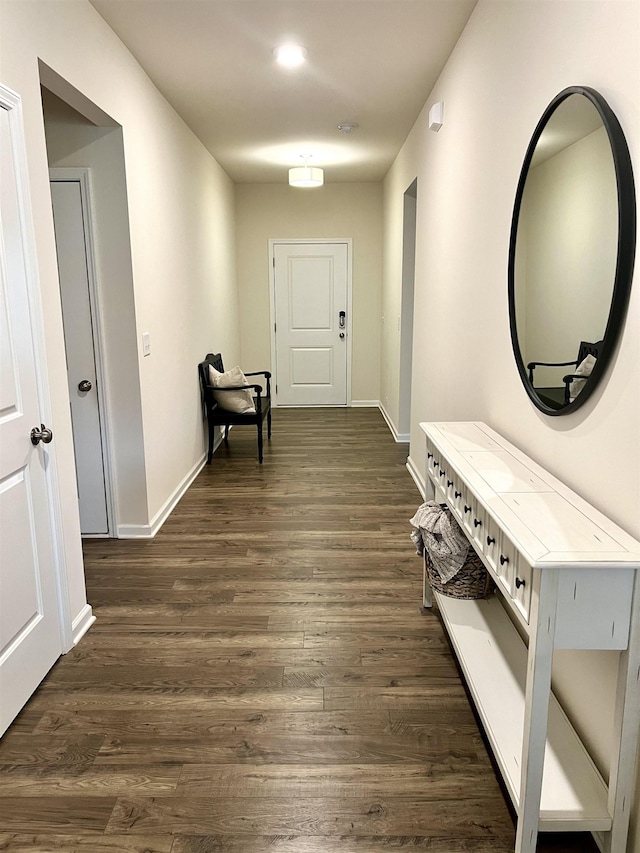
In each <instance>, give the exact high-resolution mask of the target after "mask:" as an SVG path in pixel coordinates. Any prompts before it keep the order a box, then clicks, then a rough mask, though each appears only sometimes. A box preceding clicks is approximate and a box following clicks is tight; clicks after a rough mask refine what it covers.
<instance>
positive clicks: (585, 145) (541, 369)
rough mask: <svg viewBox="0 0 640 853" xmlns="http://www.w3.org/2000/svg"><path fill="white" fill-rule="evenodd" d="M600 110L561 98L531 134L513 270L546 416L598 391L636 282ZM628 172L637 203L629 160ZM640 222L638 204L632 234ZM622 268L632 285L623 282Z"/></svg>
mask: <svg viewBox="0 0 640 853" xmlns="http://www.w3.org/2000/svg"><path fill="white" fill-rule="evenodd" d="M585 93H589V94H590V97H585ZM603 105H604V107H606V103H605V102H604V101H602V99H601V98H600V97H599V96H597V94H596V93H593V91H592V90H584V89H580V88H578V87H574V88H573V89H571V90H565V93H561V95H560V96H558V98H556V99H555V101H554V102H553V103H552V105H551V106H550V107H549V109H548V110H547V112H546V113H545V116H544V117H543V120H542V121H541V123H540V125H539V126H538V128H537V132H536V134H534V139H533V141H532V144H531V146H530V148H529V151H528V152H527V158H526V159H525V166H524V168H523V175H522V176H521V179H520V186H519V188H518V190H519V191H518V198H517V201H516V210H515V211H514V223H513V227H512V236H511V248H510V269H509V296H510V313H511V322H512V339H513V343H514V350H515V354H516V360H517V362H518V367H519V369H520V373H521V376H522V379H523V381H524V382H525V386H526V387H527V390H528V392H529V395H530V396H531V398H532V399H533V401H534V402H535V403H536V405H537V406H538V407H539V408H541V409H542V410H543V411H545V412H546V413H547V414H560V413H562V412H563V410H566V409H569V410H571V411H573V410H575V409H576V408H577V407H578V405H579V404H580V403H581V402H582V400H581V399H580V397H581V396H583V397H586V396H588V394H589V393H590V390H592V387H593V385H595V382H596V381H597V379H598V377H599V375H601V373H602V367H603V366H604V365H603V364H599V362H600V361H601V360H604V361H606V358H607V357H608V356H609V354H610V351H611V349H612V346H613V343H614V341H613V340H612V339H611V338H612V336H613V337H615V335H616V334H617V331H618V330H617V329H616V328H613V327H612V325H613V326H615V325H616V323H617V325H618V327H619V326H620V325H621V323H622V319H623V308H622V306H623V303H624V307H626V298H627V297H628V288H629V286H630V281H631V269H632V266H633V248H632V249H631V258H630V266H629V263H627V264H626V267H625V265H624V264H623V265H622V267H620V265H619V263H618V261H619V256H620V250H621V247H623V243H624V241H622V240H621V239H620V238H621V234H620V233H619V221H620V223H622V227H623V228H625V229H627V230H628V227H629V223H628V222H625V217H623V216H621V217H620V220H619V217H618V212H619V186H618V174H617V173H618V171H619V169H620V158H619V157H618V159H617V160H616V156H615V155H616V148H615V145H614V142H615V143H616V144H617V140H612V139H611V117H612V116H613V114H611V116H609V115H607V112H606V111H605V112H603ZM606 110H608V112H609V113H610V112H611V111H610V110H609V109H608V107H606ZM603 119H606V122H605V120H603ZM613 121H614V122H615V124H616V126H617V130H618V131H619V135H620V137H621V139H622V143H623V144H624V136H623V135H622V131H621V130H620V127H619V125H618V124H617V121H616V120H615V116H613ZM624 148H625V150H626V144H625V145H624ZM618 153H619V152H618ZM626 156H627V159H628V151H627V154H626ZM623 160H624V158H623ZM628 168H629V173H628V176H626V180H627V181H628V182H629V181H630V184H631V192H632V196H633V177H632V174H631V166H630V161H629V165H628ZM626 208H628V205H625V209H626ZM621 209H622V208H621ZM627 212H628V211H627ZM634 216H635V201H634V204H633V213H632V217H631V218H632V220H633V221H632V222H631V226H632V228H633V231H635V220H634ZM627 218H628V217H627ZM627 260H629V259H627ZM619 267H620V268H619ZM625 269H627V270H628V281H626V282H620V280H619V279H620V275H619V274H620V273H623V272H624V270H625ZM616 283H617V284H618V291H621V287H622V291H625V292H624V293H622V292H618V293H617V303H618V304H617V305H616V311H614V310H613V307H614V303H616V299H614V296H616V293H615V290H616ZM624 285H626V289H625V286H624ZM621 300H622V301H621ZM614 314H615V315H616V316H615V317H614V319H616V323H614V324H612V323H611V320H612V316H613V315H614ZM618 315H619V316H618ZM618 320H619V323H618V322H617V321H618ZM608 331H609V332H610V334H609V335H607V332H608ZM592 377H593V378H592Z"/></svg>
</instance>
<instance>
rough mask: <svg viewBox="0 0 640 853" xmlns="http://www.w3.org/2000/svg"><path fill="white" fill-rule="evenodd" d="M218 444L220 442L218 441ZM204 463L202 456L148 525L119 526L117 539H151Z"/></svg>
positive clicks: (205, 458) (205, 457) (204, 458)
mask: <svg viewBox="0 0 640 853" xmlns="http://www.w3.org/2000/svg"><path fill="white" fill-rule="evenodd" d="M219 443H220V441H218V444H219ZM216 447H217V445H216ZM206 462H207V456H206V454H204V455H203V456H202V457H201V458H200V459H199V460H198V461H197V462H196V464H195V465H194V466H193V468H192V469H191V470H190V471H189V472H188V473H187V474H186V475H185V477H183V479H182V481H181V482H180V483H179V484H178V486H177V487H176V488H175V489H174V491H173V494H171V495H169V497H168V498H167V500H166V501H165V502H164V504H163V505H162V506H161V507H160V509H159V510H158V512H157V513H156V514H155V515H154V517H153V518H152V519H151V522H150V523H149V524H119V525H118V539H153V537H154V536H155V535H156V533H157V532H158V531H159V530H160V528H161V527H162V525H163V524H164V523H165V521H166V520H167V518H169V516H170V515H171V513H172V511H173V510H174V508H175V506H176V504H177V503H178V501H179V500H180V498H181V497H182V496H183V495H184V493H185V492H186V491H187V489H188V488H189V486H190V485H191V484H192V483H193V481H194V480H195V478H196V477H197V476H198V474H199V473H200V471H202V469H203V468H204V466H205V464H206Z"/></svg>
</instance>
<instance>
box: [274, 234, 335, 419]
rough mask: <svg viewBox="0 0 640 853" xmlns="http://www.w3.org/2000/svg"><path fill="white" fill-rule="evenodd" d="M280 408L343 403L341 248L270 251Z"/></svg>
mask: <svg viewBox="0 0 640 853" xmlns="http://www.w3.org/2000/svg"><path fill="white" fill-rule="evenodd" d="M274 262H275V263H274V266H275V307H276V333H275V334H276V366H275V367H276V370H275V372H276V384H277V388H278V391H277V400H278V404H279V405H324V406H344V405H346V403H347V327H346V323H345V325H344V326H341V325H340V312H345V313H346V310H347V297H348V294H347V286H348V255H347V244H346V243H278V244H276V245H275V246H274Z"/></svg>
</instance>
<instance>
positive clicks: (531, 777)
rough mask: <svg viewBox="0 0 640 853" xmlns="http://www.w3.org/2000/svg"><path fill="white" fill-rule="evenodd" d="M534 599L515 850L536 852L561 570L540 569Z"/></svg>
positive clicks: (522, 852) (521, 852)
mask: <svg viewBox="0 0 640 853" xmlns="http://www.w3.org/2000/svg"><path fill="white" fill-rule="evenodd" d="M536 574H537V578H536V582H535V586H534V589H533V596H532V600H531V604H532V607H531V619H530V623H529V625H530V628H531V634H530V640H529V655H528V661H527V685H526V702H525V714H524V738H523V743H522V765H521V767H522V770H521V775H520V804H519V807H518V827H517V832H516V848H515V853H535V849H536V841H537V838H538V823H539V819H540V797H541V793H542V772H543V768H544V752H545V743H546V739H547V717H548V714H549V694H550V691H551V664H552V661H553V645H554V638H555V627H556V608H555V601H556V597H557V589H558V570H557V569H545V571H543V572H537V573H536Z"/></svg>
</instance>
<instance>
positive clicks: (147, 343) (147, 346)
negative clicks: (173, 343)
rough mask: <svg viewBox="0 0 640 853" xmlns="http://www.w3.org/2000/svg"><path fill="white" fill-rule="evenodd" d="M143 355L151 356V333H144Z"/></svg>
mask: <svg viewBox="0 0 640 853" xmlns="http://www.w3.org/2000/svg"><path fill="white" fill-rule="evenodd" d="M142 355H143V356H145V355H151V337H150V335H149V332H143V333H142Z"/></svg>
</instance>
